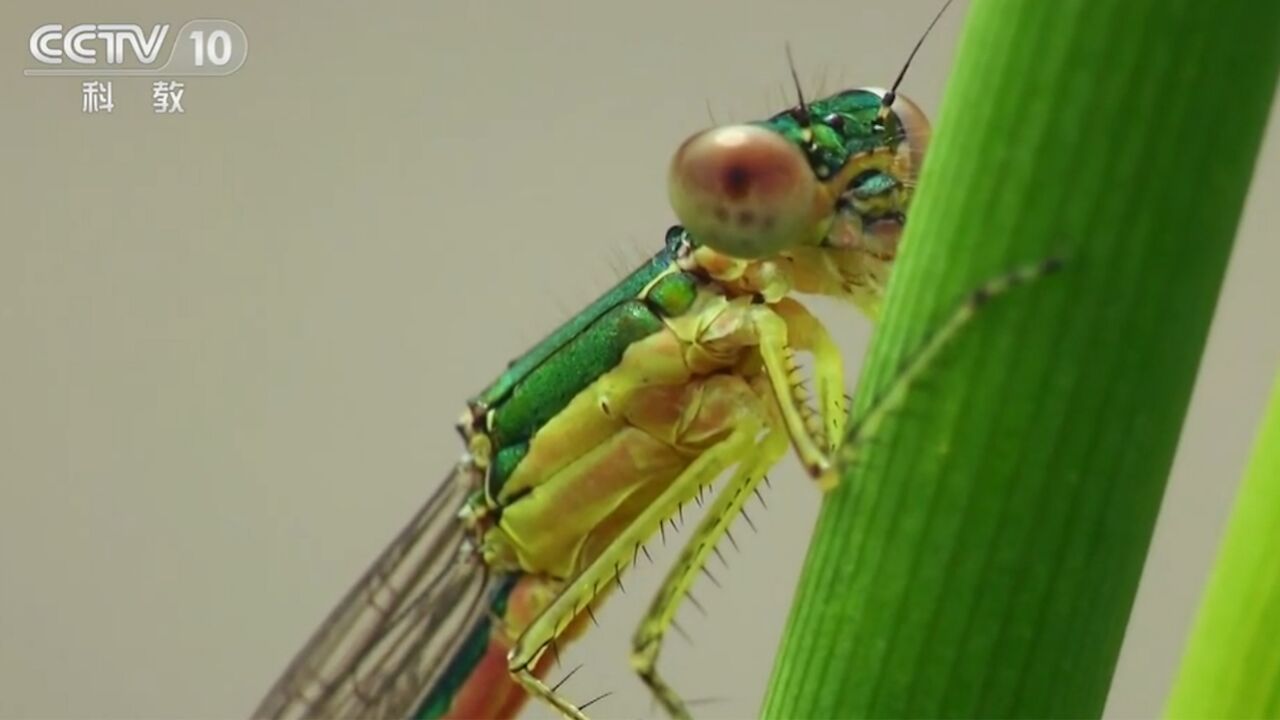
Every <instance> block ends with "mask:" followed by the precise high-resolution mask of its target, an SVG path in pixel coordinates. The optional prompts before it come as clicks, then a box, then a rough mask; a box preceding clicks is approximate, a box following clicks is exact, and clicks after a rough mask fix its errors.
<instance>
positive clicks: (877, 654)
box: [763, 0, 1280, 718]
mask: <svg viewBox="0 0 1280 720" xmlns="http://www.w3.org/2000/svg"><path fill="white" fill-rule="evenodd" d="M853 47H855V48H856V44H855V45H854V46H853ZM1278 67H1280V3H1276V2H1252V1H1250V0H1219V1H1218V2H1205V1H1204V0H1125V1H1124V2H1113V1H1112V0H1057V1H1055V2H1046V1H1044V0H974V2H973V4H972V7H971V9H970V12H969V17H968V18H967V21H966V25H965V30H964V35H963V39H962V42H961V45H960V49H959V51H958V56H957V60H956V64H955V69H954V75H953V78H952V80H951V83H950V86H949V87H948V90H947V94H946V97H945V100H944V102H943V106H942V111H941V113H940V117H939V123H938V127H937V134H936V138H935V142H934V145H933V146H932V148H931V149H930V155H929V159H928V162H927V164H926V167H925V171H924V177H923V178H922V180H921V183H920V192H919V195H918V196H917V199H916V204H915V205H914V207H913V209H912V212H911V222H910V223H909V224H908V227H909V230H908V233H907V238H906V239H905V241H904V244H905V249H904V252H903V253H902V255H901V259H900V261H899V264H898V266H897V268H896V269H895V271H894V272H895V277H894V281H893V283H892V286H891V289H890V292H889V298H888V300H887V304H886V308H885V315H884V321H883V324H882V325H881V326H880V328H879V329H878V331H877V335H876V339H875V342H874V343H873V346H872V349H871V353H870V357H869V359H868V365H867V367H866V370H865V371H864V375H863V378H862V383H861V385H860V387H859V391H858V399H857V402H856V403H855V405H856V408H855V417H857V416H858V415H859V414H860V413H863V412H865V410H866V408H867V407H868V405H869V403H871V402H872V398H875V397H877V396H879V395H881V394H882V393H883V392H884V391H885V388H886V387H887V386H888V385H889V384H890V383H891V382H892V380H893V379H894V377H895V375H896V373H897V369H898V368H900V367H901V366H902V363H903V362H905V359H906V358H909V357H911V355H912V353H913V352H914V351H916V350H917V349H918V348H920V347H921V346H922V344H923V343H924V341H925V339H926V338H927V337H929V336H930V333H931V332H932V331H933V330H934V329H936V328H937V327H939V326H940V325H941V324H942V323H943V322H944V320H945V319H946V318H947V317H948V316H949V314H950V313H952V312H953V311H954V310H955V308H956V307H957V306H958V305H959V304H960V303H961V302H962V300H963V298H965V297H966V296H967V294H968V293H971V292H972V291H974V290H975V289H976V288H979V287H980V286H982V285H983V283H984V282H988V281H990V280H991V279H993V278H997V277H1000V276H1001V275H1002V274H1005V273H1008V272H1009V271H1010V270H1013V269H1015V268H1019V267H1025V266H1027V265H1028V264H1035V263H1039V262H1043V261H1044V260H1046V259H1047V258H1051V257H1061V258H1063V259H1065V260H1066V261H1067V267H1066V269H1065V270H1064V271H1063V272H1062V273H1059V274H1057V275H1055V276H1053V277H1051V278H1045V279H1042V280H1039V281H1038V282H1036V283H1034V284H1032V285H1031V286H1030V287H1024V288H1019V289H1016V290H1014V291H1013V292H1011V293H1009V294H1007V295H1004V296H1002V297H999V298H996V299H994V300H993V301H992V302H990V303H988V304H986V305H985V306H984V307H983V309H981V310H980V311H979V312H978V313H977V315H976V316H975V317H974V319H973V320H972V321H971V322H969V323H968V324H967V325H966V326H964V327H963V328H962V329H961V330H960V331H959V332H958V333H956V336H955V337H954V338H953V340H952V342H950V343H949V344H948V346H947V347H946V348H945V349H944V350H943V351H942V352H941V353H940V354H939V356H938V357H937V358H936V359H935V361H934V362H933V363H932V364H931V366H930V368H929V370H928V371H927V372H926V373H925V375H924V376H923V377H922V378H921V380H920V382H918V383H915V384H913V385H912V387H911V388H910V389H909V391H908V392H907V393H906V395H905V399H904V400H903V403H902V405H901V407H900V408H899V409H898V410H897V411H895V412H894V413H893V414H892V415H891V416H890V417H889V418H888V420H887V421H886V423H885V424H884V426H883V427H882V428H881V429H880V430H879V432H877V433H876V434H875V436H874V438H873V440H872V441H871V442H868V443H866V444H864V445H862V446H860V447H857V448H856V450H857V453H858V454H857V462H856V463H852V464H849V465H846V466H844V467H843V469H842V472H841V475H842V478H843V482H842V485H841V486H840V487H839V488H838V489H837V490H836V491H834V492H833V493H832V494H831V496H830V497H829V498H827V500H826V502H825V504H824V507H823V510H822V514H821V517H820V520H819V523H818V527H817V529H816V530H815V536H814V539H813V544H812V546H811V548H810V551H809V556H808V558H807V560H806V564H805V568H804V572H803V575H802V577H801V580H800V585H799V589H798V594H797V597H796V600H795V605H794V606H793V609H792V613H791V617H790V619H789V622H788V627H787V631H786V633H785V635H784V638H783V642H782V646H781V649H780V653H779V656H778V659H777V662H776V665H775V668H774V674H773V678H772V681H771V684H770V687H769V692H768V695H767V697H766V701H765V706H764V711H763V712H764V715H765V716H767V717H777V718H796V717H823V718H826V717H865V716H877V717H904V716H908V717H958V716H968V717H979V716H981V717H1090V716H1094V717H1096V716H1098V715H1099V714H1100V713H1101V711H1102V708H1103V704H1104V702H1105V700H1106V695H1107V691H1108V688H1109V686H1110V682H1111V674H1112V670H1113V668H1114V665H1115V661H1116V656H1117V654H1118V652H1119V648H1120V642H1121V639H1122V638H1123V636H1124V630H1125V626H1126V623H1127V620H1128V615H1129V610H1130V606H1131V604H1132V602H1133V597H1134V593H1135V590H1136V588H1137V583H1138V578H1139V575H1140V574H1141V571H1142V565H1143V560H1144V558H1145V555H1146V551H1147V545H1148V542H1149V541H1150V537H1151V529H1152V525H1153V523H1154V519H1155V514H1156V510H1157V508H1158V506H1159V503H1160V498H1161V494H1162V492H1163V490H1164V483H1165V479H1166V477H1167V474H1168V470H1169V466H1170V463H1171V461H1172V457H1173V453H1174V449H1175V444H1176V441H1177V438H1178V433H1179V431H1180V428H1181V425H1182V419H1183V416H1184V414H1185V411H1186V407H1187V402H1188V398H1189V396H1190V392H1191V387H1192V383H1193V381H1194V378H1195V373H1196V369H1197V366H1198V363H1199V360H1200V355H1201V352H1202V350H1203V347H1204V341H1205V336H1206V333H1207V330H1208V326H1209V320H1210V317H1211V315H1212V312H1213V308H1214V304H1215V301H1216V299H1217V295H1218V289H1219V286H1220V283H1221V280H1222V275H1223V271H1224V268H1225V265H1226V261H1227V258H1228V255H1229V253H1230V249H1231V241H1232V238H1233V236H1234V234H1235V229H1236V224H1237V221H1238V219H1239V215H1240V210H1241V206H1242V204H1243V199H1244V196H1245V192H1246V190H1247V189H1248V185H1249V179H1250V175H1251V173H1252V169H1253V165H1254V161H1255V157H1256V154H1257V151H1258V146H1259V142H1260V139H1261V135H1262V129H1263V126H1264V123H1265V120H1266V116H1267V111H1268V107H1269V105H1270V102H1271V98H1272V95H1273V93H1274V89H1275V83H1276V74H1277V68H1278ZM909 85H910V82H909V81H908V87H907V88H906V89H908V90H909Z"/></svg>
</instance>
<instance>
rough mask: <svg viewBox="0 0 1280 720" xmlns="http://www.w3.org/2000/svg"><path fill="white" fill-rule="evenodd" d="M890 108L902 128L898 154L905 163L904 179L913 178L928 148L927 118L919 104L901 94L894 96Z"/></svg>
mask: <svg viewBox="0 0 1280 720" xmlns="http://www.w3.org/2000/svg"><path fill="white" fill-rule="evenodd" d="M892 110H893V114H894V115H895V116H896V117H897V119H898V125H899V127H901V128H902V135H903V143H902V145H900V146H899V155H900V156H902V160H903V162H904V163H905V167H904V168H903V169H904V170H905V174H906V179H908V180H915V179H916V177H917V176H918V175H919V174H920V167H921V166H922V165H924V153H925V151H926V150H928V149H929V136H930V135H931V134H932V132H933V131H932V129H931V128H930V126H929V118H927V117H925V115H924V111H923V110H921V109H920V106H918V105H916V104H915V103H913V102H911V101H910V100H908V99H907V98H905V97H903V96H901V95H898V96H897V97H896V98H894V101H893V108H892Z"/></svg>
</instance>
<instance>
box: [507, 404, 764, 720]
mask: <svg viewBox="0 0 1280 720" xmlns="http://www.w3.org/2000/svg"><path fill="white" fill-rule="evenodd" d="M762 427H763V423H762V421H761V420H760V419H758V418H753V417H750V416H748V417H743V418H741V419H740V420H739V422H738V424H737V426H736V427H735V428H734V430H733V431H732V432H731V433H730V434H729V435H728V437H726V438H725V439H724V440H721V441H720V442H718V443H716V444H715V445H713V446H711V447H710V448H708V449H707V450H705V451H704V452H703V453H702V454H700V455H699V456H698V457H696V458H695V459H694V460H693V462H691V463H690V464H689V466H688V467H686V468H685V469H684V471H683V472H681V473H680V475H679V476H677V477H676V479H675V480H674V481H672V482H671V484H670V485H668V486H667V488H666V489H665V490H663V491H662V494H661V495H659V496H658V497H657V498H656V499H655V500H654V501H653V502H652V503H650V504H649V505H648V506H647V507H646V508H645V510H644V512H642V513H640V514H639V515H638V516H636V518H635V519H634V520H632V521H631V523H630V524H628V525H627V527H626V528H625V529H624V530H623V531H622V532H621V533H620V534H619V535H618V536H617V538H616V539H615V540H614V541H613V542H612V543H611V544H610V545H609V547H607V548H605V550H604V551H603V552H601V553H600V556H599V557H597V558H596V559H595V560H593V561H592V562H591V564H589V565H588V566H587V567H586V568H585V569H584V570H583V571H582V572H580V573H579V574H578V575H577V576H576V577H574V578H573V579H572V580H571V581H570V582H569V583H568V584H567V585H565V587H564V589H563V590H561V591H560V594H559V595H557V596H556V598H555V600H553V601H552V602H551V604H550V605H548V606H547V608H546V609H545V610H543V611H542V613H540V614H539V615H538V617H536V618H535V619H534V620H533V622H532V623H530V624H529V627H528V628H527V629H526V630H525V631H524V633H523V634H522V635H521V636H520V638H519V639H518V640H517V641H516V644H515V645H514V646H513V647H512V648H511V652H510V653H509V654H508V655H507V669H508V671H509V672H510V673H511V674H512V676H513V677H514V678H515V679H516V681H517V682H519V683H520V685H521V686H522V687H523V688H524V689H525V691H526V692H528V693H529V694H530V695H532V696H533V697H537V698H541V699H542V700H543V701H545V702H547V703H549V704H550V705H551V706H552V707H554V708H556V709H557V710H559V711H560V713H561V714H562V715H564V716H565V717H568V718H573V719H574V720H586V716H585V715H584V714H583V713H582V711H581V710H580V709H579V708H577V707H576V706H574V705H573V703H571V702H569V701H568V700H566V699H565V698H564V697H562V696H560V695H559V694H558V693H556V692H555V690H554V689H553V688H551V687H549V686H548V685H547V684H546V683H544V682H543V681H542V680H541V679H540V678H539V677H538V676H537V675H536V674H534V672H533V669H534V668H535V667H537V663H538V660H539V659H540V658H541V657H542V655H543V653H545V652H546V651H547V648H548V647H549V646H550V645H551V644H552V643H554V642H555V640H556V638H558V637H560V636H561V635H562V634H563V633H564V632H565V631H566V630H567V629H568V628H569V627H570V625H571V624H572V623H573V621H574V619H575V618H577V617H578V614H579V613H580V612H582V610H583V609H584V608H585V607H587V606H588V605H589V604H590V603H591V602H592V601H593V600H595V599H596V597H597V596H599V595H600V593H601V592H602V591H603V590H604V589H606V588H608V587H609V585H610V584H611V583H619V582H620V577H621V573H622V569H623V568H625V567H626V566H627V565H628V564H629V563H630V562H631V558H632V552H633V549H634V548H635V547H636V546H638V545H640V544H642V543H644V542H645V541H646V540H648V539H649V538H650V537H651V536H652V535H653V534H654V533H655V532H657V530H658V528H659V526H660V524H661V523H663V522H665V521H666V519H667V518H669V517H671V516H672V515H674V514H675V513H676V512H677V511H678V510H679V508H680V506H681V505H682V504H683V503H684V502H686V501H687V500H689V499H690V498H692V497H693V496H694V495H696V494H697V491H698V488H699V487H701V486H703V485H707V484H709V483H711V482H714V481H715V479H716V477H718V476H719V475H720V473H722V472H724V471H725V470H726V469H728V468H729V467H732V466H733V465H734V463H736V462H737V459H738V458H741V457H743V456H745V455H747V454H749V453H751V452H753V451H754V447H755V441H756V436H758V435H759V434H760V431H761V429H762Z"/></svg>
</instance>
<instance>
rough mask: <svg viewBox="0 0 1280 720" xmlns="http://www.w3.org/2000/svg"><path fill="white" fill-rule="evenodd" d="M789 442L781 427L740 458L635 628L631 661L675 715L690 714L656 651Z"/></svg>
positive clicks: (667, 709)
mask: <svg viewBox="0 0 1280 720" xmlns="http://www.w3.org/2000/svg"><path fill="white" fill-rule="evenodd" d="M787 444H788V440H787V435H786V433H784V432H782V431H781V429H780V428H779V429H777V430H774V431H772V432H770V433H769V434H768V435H767V436H766V437H765V439H764V442H763V443H761V444H760V445H758V446H756V447H754V448H752V449H751V450H750V451H749V452H750V454H749V455H747V456H745V457H742V458H741V464H740V465H739V467H738V470H737V472H735V473H734V475H733V477H732V478H730V480H729V481H728V483H727V484H726V485H725V486H724V488H722V489H721V490H720V493H719V494H718V495H717V496H716V499H715V500H714V501H713V502H712V503H711V506H710V507H709V508H707V514H706V517H704V518H703V520H702V522H701V523H700V524H699V525H698V528H697V530H695V531H694V533H693V535H692V536H690V538H689V541H688V542H687V543H686V544H685V546H684V549H683V550H682V551H681V552H680V557H679V559H678V560H676V563H675V565H674V566H673V567H672V568H671V570H670V571H669V572H668V573H667V577H666V579H665V580H663V583H662V587H661V588H659V590H658V593H657V595H656V596H654V598H653V602H652V603H651V604H650V605H649V611H648V612H647V613H646V614H645V617H644V619H643V620H642V621H641V622H640V625H639V627H637V628H636V633H635V636H634V637H633V638H632V641H631V666H632V667H633V668H635V670H636V672H637V673H639V675H640V678H641V679H642V680H644V682H645V684H646V685H648V686H649V689H650V690H652V691H653V694H654V697H656V698H657V699H658V702H660V703H662V707H663V708H664V709H665V710H666V711H667V714H668V715H670V716H671V717H673V718H687V717H689V712H688V709H687V708H686V707H685V704H684V702H683V701H682V700H681V699H680V696H679V695H677V694H676V692H675V691H674V690H672V689H671V687H670V686H669V685H667V684H666V682H665V681H663V679H662V678H661V677H660V676H659V675H658V671H657V662H658V653H659V652H661V650H662V640H663V637H664V636H665V635H666V632H667V628H669V627H671V622H672V620H673V619H674V618H675V614H676V610H677V609H678V608H679V606H680V603H681V601H683V600H684V598H685V597H686V595H687V594H688V592H689V588H690V587H691V586H692V585H693V581H694V578H696V577H697V575H698V572H699V571H701V570H702V567H703V566H704V565H705V564H706V562H707V557H708V556H709V555H710V553H711V552H712V551H713V550H714V549H715V546H716V543H717V542H718V541H719V540H720V538H721V537H722V536H723V535H724V533H725V531H726V530H728V529H729V526H730V525H731V524H732V523H733V521H734V520H735V519H736V518H737V516H738V513H739V512H741V510H742V506H743V504H744V503H746V501H747V499H748V498H750V497H751V496H752V495H753V494H754V492H755V489H756V486H757V485H759V483H760V481H761V480H762V479H763V478H764V476H765V473H767V472H768V471H769V469H770V468H772V467H773V466H774V465H775V464H776V463H777V462H778V460H779V459H781V457H782V456H783V455H784V454H786V452H787Z"/></svg>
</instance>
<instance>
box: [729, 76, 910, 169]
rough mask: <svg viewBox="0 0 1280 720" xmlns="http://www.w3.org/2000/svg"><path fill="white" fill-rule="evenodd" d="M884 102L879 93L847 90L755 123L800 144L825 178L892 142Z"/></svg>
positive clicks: (810, 161) (815, 167)
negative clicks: (883, 115)
mask: <svg viewBox="0 0 1280 720" xmlns="http://www.w3.org/2000/svg"><path fill="white" fill-rule="evenodd" d="M881 105H882V102H881V98H880V95H879V94H878V93H876V92H873V91H871V90H846V91H844V92H842V93H837V94H835V95H832V96H830V97H825V98H822V99H821V100H815V101H813V102H811V103H809V104H807V105H806V106H805V107H804V108H801V107H795V108H791V109H790V110H786V111H783V112H780V113H778V114H777V115H774V116H773V117H771V118H769V119H768V120H763V121H760V122H757V123H753V124H755V125H760V126H762V127H766V128H768V129H770V130H772V131H774V132H776V133H779V134H781V135H782V136H783V137H785V138H787V139H788V140H790V141H791V142H793V143H795V144H796V145H797V146H799V147H800V148H801V149H802V150H804V152H805V154H806V155H807V156H808V157H809V164H810V165H811V166H812V167H813V172H814V174H815V175H816V176H817V177H818V178H821V179H825V178H828V177H831V176H832V175H834V174H836V173H837V172H838V171H839V170H840V168H842V167H844V166H845V163H847V162H848V161H849V158H851V157H853V156H854V155H858V154H860V153H864V152H870V151H872V150H875V149H877V148H882V147H885V146H886V145H890V144H892V142H891V141H892V140H893V139H891V138H889V137H887V133H888V131H887V130H886V128H885V127H884V125H883V124H881V122H880V112H881Z"/></svg>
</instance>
